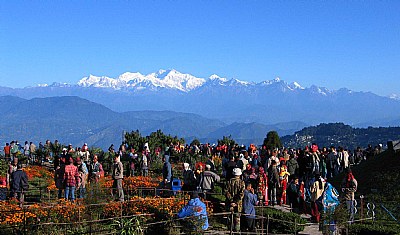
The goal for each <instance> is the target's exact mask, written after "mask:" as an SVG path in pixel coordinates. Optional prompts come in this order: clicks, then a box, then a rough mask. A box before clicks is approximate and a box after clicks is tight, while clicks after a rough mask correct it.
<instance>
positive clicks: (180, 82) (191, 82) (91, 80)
mask: <svg viewBox="0 0 400 235" xmlns="http://www.w3.org/2000/svg"><path fill="white" fill-rule="evenodd" d="M273 84H281V85H283V87H284V88H285V89H286V90H297V89H300V90H304V89H305V88H304V87H302V86H301V85H300V84H298V83H297V82H293V83H290V84H288V83H286V82H285V81H283V80H281V79H280V78H275V79H273V80H268V81H263V82H260V83H254V82H248V81H241V80H238V79H235V78H232V79H227V78H223V77H220V76H218V75H216V74H213V75H211V76H210V77H208V78H207V79H205V78H198V77H195V76H193V75H191V74H185V73H181V72H179V71H176V70H174V69H170V70H159V71H158V72H155V73H150V74H147V75H143V74H141V73H138V72H136V73H131V72H126V73H123V74H121V75H120V76H118V77H117V78H110V77H107V76H101V77H99V76H94V75H89V76H87V77H84V78H82V79H81V80H79V82H78V83H77V85H78V86H81V87H99V88H100V87H101V88H113V89H115V90H119V89H133V90H143V89H149V90H157V89H160V88H167V89H172V90H179V91H183V92H190V91H192V90H195V89H198V88H200V87H202V86H206V85H220V86H269V85H273ZM58 85H59V84H57V86H58ZM64 85H65V84H64ZM41 86H43V85H41Z"/></svg>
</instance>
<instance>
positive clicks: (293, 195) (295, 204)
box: [287, 176, 301, 213]
mask: <svg viewBox="0 0 400 235" xmlns="http://www.w3.org/2000/svg"><path fill="white" fill-rule="evenodd" d="M287 196H288V199H289V204H290V205H291V207H292V209H293V212H295V213H298V212H299V211H300V210H299V206H300V198H301V191H300V184H299V177H297V176H294V177H293V178H292V181H291V182H290V184H289V186H288V189H287Z"/></svg>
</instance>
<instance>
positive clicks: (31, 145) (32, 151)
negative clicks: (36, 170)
mask: <svg viewBox="0 0 400 235" xmlns="http://www.w3.org/2000/svg"><path fill="white" fill-rule="evenodd" d="M35 153H36V145H35V144H34V143H33V142H30V143H29V157H30V159H31V160H32V163H33V164H37V159H36V156H35Z"/></svg>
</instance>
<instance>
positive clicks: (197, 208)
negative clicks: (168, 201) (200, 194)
mask: <svg viewBox="0 0 400 235" xmlns="http://www.w3.org/2000/svg"><path fill="white" fill-rule="evenodd" d="M189 216H195V217H197V218H198V220H199V221H200V222H201V223H203V226H202V229H203V230H206V229H207V228H208V217H207V208H206V205H205V204H204V203H203V202H202V201H200V199H199V198H193V199H190V201H189V202H188V204H187V205H186V206H184V207H183V208H182V209H181V210H180V211H179V212H178V218H185V217H189Z"/></svg>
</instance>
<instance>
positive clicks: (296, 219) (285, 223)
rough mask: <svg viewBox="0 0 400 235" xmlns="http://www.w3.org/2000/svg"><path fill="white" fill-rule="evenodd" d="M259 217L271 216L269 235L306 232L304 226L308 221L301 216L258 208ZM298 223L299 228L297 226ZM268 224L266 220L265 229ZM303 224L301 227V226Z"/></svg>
mask: <svg viewBox="0 0 400 235" xmlns="http://www.w3.org/2000/svg"><path fill="white" fill-rule="evenodd" d="M256 211H257V215H261V216H262V215H263V216H264V217H267V216H269V218H270V219H269V226H268V232H269V233H276V234H294V233H298V232H301V231H303V230H304V224H305V223H307V221H306V220H305V219H303V218H301V217H300V215H298V214H296V213H293V212H283V211H280V210H277V209H273V208H268V207H264V208H257V209H256ZM295 223H297V226H295ZM266 224H267V219H266V218H265V219H264V227H266V226H265V225H266ZM299 224H301V225H299Z"/></svg>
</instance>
